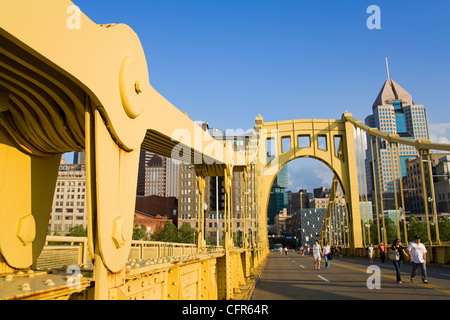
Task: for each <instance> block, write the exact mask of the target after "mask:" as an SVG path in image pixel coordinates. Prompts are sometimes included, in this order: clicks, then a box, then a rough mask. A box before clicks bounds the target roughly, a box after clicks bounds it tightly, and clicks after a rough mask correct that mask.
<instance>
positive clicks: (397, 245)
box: [389, 239, 409, 283]
mask: <svg viewBox="0 0 450 320" xmlns="http://www.w3.org/2000/svg"><path fill="white" fill-rule="evenodd" d="M389 254H390V255H391V254H397V258H395V259H393V260H392V262H393V263H394V267H395V271H396V272H397V283H402V277H401V269H402V261H403V258H404V257H409V255H408V254H407V253H406V251H405V249H404V248H403V246H402V243H401V241H400V239H395V240H394V244H393V245H392V247H391V248H390V250H389Z"/></svg>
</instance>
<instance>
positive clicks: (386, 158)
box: [365, 71, 428, 194]
mask: <svg viewBox="0 0 450 320" xmlns="http://www.w3.org/2000/svg"><path fill="white" fill-rule="evenodd" d="M365 123H366V125H368V126H370V127H373V128H377V129H378V130H380V131H383V132H386V133H390V134H398V135H399V136H400V137H403V138H407V139H419V140H427V139H428V123H427V115H426V110H425V108H424V106H423V105H419V104H415V103H414V101H413V99H412V96H411V94H409V93H408V92H407V91H406V90H405V89H403V88H402V87H401V86H400V85H399V84H398V83H396V82H395V81H394V80H392V79H390V77H389V71H388V79H387V80H386V81H385V82H384V84H383V87H382V88H381V90H380V92H379V94H378V96H377V97H376V99H375V101H374V103H373V105H372V114H371V115H369V116H367V117H366V119H365ZM377 145H378V146H377ZM377 147H378V148H377ZM372 151H373V160H374V162H373V163H372ZM391 152H393V159H394V167H393V168H392V165H391ZM397 152H398V153H399V154H398V155H399V159H400V163H397ZM417 156H418V153H417V151H416V150H415V148H414V147H410V146H406V145H402V144H399V146H398V150H397V148H396V145H393V146H391V145H389V143H387V142H386V141H385V140H383V139H380V138H377V139H375V138H374V137H373V138H372V139H370V138H369V137H367V150H366V163H365V167H366V176H367V189H368V190H367V191H368V193H369V194H372V192H373V191H374V186H375V185H376V186H377V190H378V192H380V181H381V186H382V190H383V192H393V191H394V181H395V182H396V183H397V190H399V189H398V179H400V178H401V177H404V176H405V175H406V164H405V161H406V159H409V158H416V157H417ZM375 183H376V184H375Z"/></svg>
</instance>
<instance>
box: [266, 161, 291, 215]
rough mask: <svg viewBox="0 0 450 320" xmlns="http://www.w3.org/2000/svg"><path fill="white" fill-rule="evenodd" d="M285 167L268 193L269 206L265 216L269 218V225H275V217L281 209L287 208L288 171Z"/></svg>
mask: <svg viewBox="0 0 450 320" xmlns="http://www.w3.org/2000/svg"><path fill="white" fill-rule="evenodd" d="M287 168H288V167H287V166H284V167H283V168H282V169H281V170H280V172H278V174H277V176H276V177H275V181H274V182H273V184H272V189H271V191H270V197H269V204H268V207H267V216H268V218H269V222H268V223H269V224H274V223H275V220H274V219H275V216H276V215H277V214H279V213H280V211H282V210H283V209H287V208H288V194H287V193H286V188H287V187H288V170H287Z"/></svg>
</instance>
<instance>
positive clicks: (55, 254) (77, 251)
mask: <svg viewBox="0 0 450 320" xmlns="http://www.w3.org/2000/svg"><path fill="white" fill-rule="evenodd" d="M87 241H88V240H87V237H66V236H47V238H46V244H45V246H44V249H43V250H42V252H41V254H40V256H39V258H38V260H37V262H36V266H35V267H36V268H39V269H44V268H60V267H63V266H69V265H85V266H87V267H91V266H92V265H93V264H92V260H91V257H90V255H89V251H88V247H87ZM223 251H224V249H223V247H216V246H207V247H206V253H220V252H223ZM197 253H198V248H197V245H195V244H186V243H174V242H161V241H138V240H133V241H132V242H131V248H130V254H129V259H158V258H165V257H186V256H189V255H195V254H197Z"/></svg>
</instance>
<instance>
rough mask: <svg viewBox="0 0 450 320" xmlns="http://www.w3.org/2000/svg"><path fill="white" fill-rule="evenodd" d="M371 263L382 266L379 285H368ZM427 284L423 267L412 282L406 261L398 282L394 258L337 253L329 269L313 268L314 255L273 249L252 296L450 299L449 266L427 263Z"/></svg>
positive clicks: (323, 263) (320, 298) (277, 297)
mask: <svg viewBox="0 0 450 320" xmlns="http://www.w3.org/2000/svg"><path fill="white" fill-rule="evenodd" d="M370 265H375V266H378V267H380V269H379V270H380V289H369V288H368V287H367V280H368V278H369V277H370V276H371V275H372V273H367V268H368V267H369V266H370ZM427 271H428V282H429V283H428V284H423V283H422V281H421V276H420V271H419V270H418V274H417V275H416V278H415V282H414V283H412V282H410V272H411V264H410V263H409V262H405V263H403V267H402V281H403V283H401V284H397V282H396V277H395V269H394V266H393V264H392V261H389V260H387V261H386V262H385V263H384V264H382V263H381V261H380V260H374V262H373V263H369V261H368V259H367V258H361V257H336V258H334V259H333V260H332V261H331V268H330V270H325V261H324V259H322V261H321V270H314V263H313V258H312V255H309V256H308V255H304V256H301V255H299V254H298V252H295V253H293V252H289V254H288V255H284V254H283V255H280V253H278V252H271V253H270V255H269V258H268V259H267V262H266V265H265V267H264V269H263V271H262V273H261V275H260V277H259V279H258V281H257V283H256V286H255V289H254V291H253V294H252V297H251V299H252V300H335V299H339V300H352V299H362V300H450V268H447V267H439V266H436V265H431V264H428V265H427Z"/></svg>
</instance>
